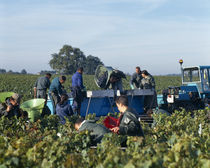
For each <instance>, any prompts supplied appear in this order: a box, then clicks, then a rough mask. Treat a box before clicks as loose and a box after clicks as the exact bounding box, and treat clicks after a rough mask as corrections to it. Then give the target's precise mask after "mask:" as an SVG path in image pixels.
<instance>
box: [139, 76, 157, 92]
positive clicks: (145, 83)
mask: <svg viewBox="0 0 210 168" xmlns="http://www.w3.org/2000/svg"><path fill="white" fill-rule="evenodd" d="M140 87H141V89H155V80H154V77H153V76H152V75H148V76H147V77H146V78H142V80H141V84H140Z"/></svg>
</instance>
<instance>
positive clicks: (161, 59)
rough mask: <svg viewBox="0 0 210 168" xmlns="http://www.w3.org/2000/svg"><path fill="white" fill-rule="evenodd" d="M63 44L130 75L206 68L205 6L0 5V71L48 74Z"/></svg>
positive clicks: (104, 1) (160, 1) (209, 60)
mask: <svg viewBox="0 0 210 168" xmlns="http://www.w3.org/2000/svg"><path fill="white" fill-rule="evenodd" d="M64 44H69V45H71V46H73V47H78V48H80V49H81V50H82V51H83V52H84V54H85V55H90V54H91V55H93V56H98V57H99V58H100V59H101V60H102V61H103V62H104V63H105V64H106V65H109V66H113V67H114V68H118V69H120V70H123V71H125V72H130V73H131V72H132V71H134V69H135V66H137V65H139V66H140V67H141V69H147V70H148V71H149V72H151V73H152V74H155V75H157V74H168V73H179V64H178V60H179V58H183V59H184V65H186V66H191V65H210V0H0V68H5V69H7V70H9V69H12V70H14V71H21V70H22V69H23V68H25V69H26V70H27V71H28V72H32V73H36V72H39V71H40V70H49V69H50V67H49V64H48V62H49V60H50V59H51V54H53V53H58V52H59V49H60V48H62V46H63V45H64Z"/></svg>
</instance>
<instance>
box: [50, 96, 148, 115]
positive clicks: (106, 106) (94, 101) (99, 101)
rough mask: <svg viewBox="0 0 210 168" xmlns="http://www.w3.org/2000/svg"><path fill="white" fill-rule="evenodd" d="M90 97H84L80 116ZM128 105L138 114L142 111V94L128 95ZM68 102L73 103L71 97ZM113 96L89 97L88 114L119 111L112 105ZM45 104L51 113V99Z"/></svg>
mask: <svg viewBox="0 0 210 168" xmlns="http://www.w3.org/2000/svg"><path fill="white" fill-rule="evenodd" d="M89 100H90V98H84V100H83V102H82V105H81V110H80V114H81V116H82V117H85V116H86V112H87V107H88V103H89ZM128 100H129V105H130V107H132V108H134V109H135V110H136V112H137V113H138V114H143V113H144V96H133V97H132V96H128ZM68 102H69V104H70V105H72V104H73V98H70V99H69V100H68ZM113 104H114V100H113V98H108V97H103V98H91V101H90V104H89V109H88V114H96V116H97V117H100V116H106V115H107V114H108V113H114V112H119V111H118V109H117V107H116V106H115V107H113V108H112V105H113ZM47 106H48V107H49V109H50V111H51V114H53V107H52V102H51V100H48V101H47Z"/></svg>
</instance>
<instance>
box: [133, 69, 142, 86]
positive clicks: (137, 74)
mask: <svg viewBox="0 0 210 168" xmlns="http://www.w3.org/2000/svg"><path fill="white" fill-rule="evenodd" d="M141 80H142V75H141V69H140V67H139V66H137V67H136V72H135V73H133V75H132V76H131V80H130V87H131V89H134V88H139V87H140V83H141Z"/></svg>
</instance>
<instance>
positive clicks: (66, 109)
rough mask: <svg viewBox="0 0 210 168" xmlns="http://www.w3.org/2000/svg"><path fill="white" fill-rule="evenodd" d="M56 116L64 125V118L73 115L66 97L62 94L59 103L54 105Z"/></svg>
mask: <svg viewBox="0 0 210 168" xmlns="http://www.w3.org/2000/svg"><path fill="white" fill-rule="evenodd" d="M56 115H58V116H59V117H60V123H61V124H65V123H66V120H65V118H68V117H69V116H71V115H73V110H72V108H71V105H70V104H69V103H68V95H67V94H62V95H61V101H60V102H59V103H58V104H57V105H56Z"/></svg>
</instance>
